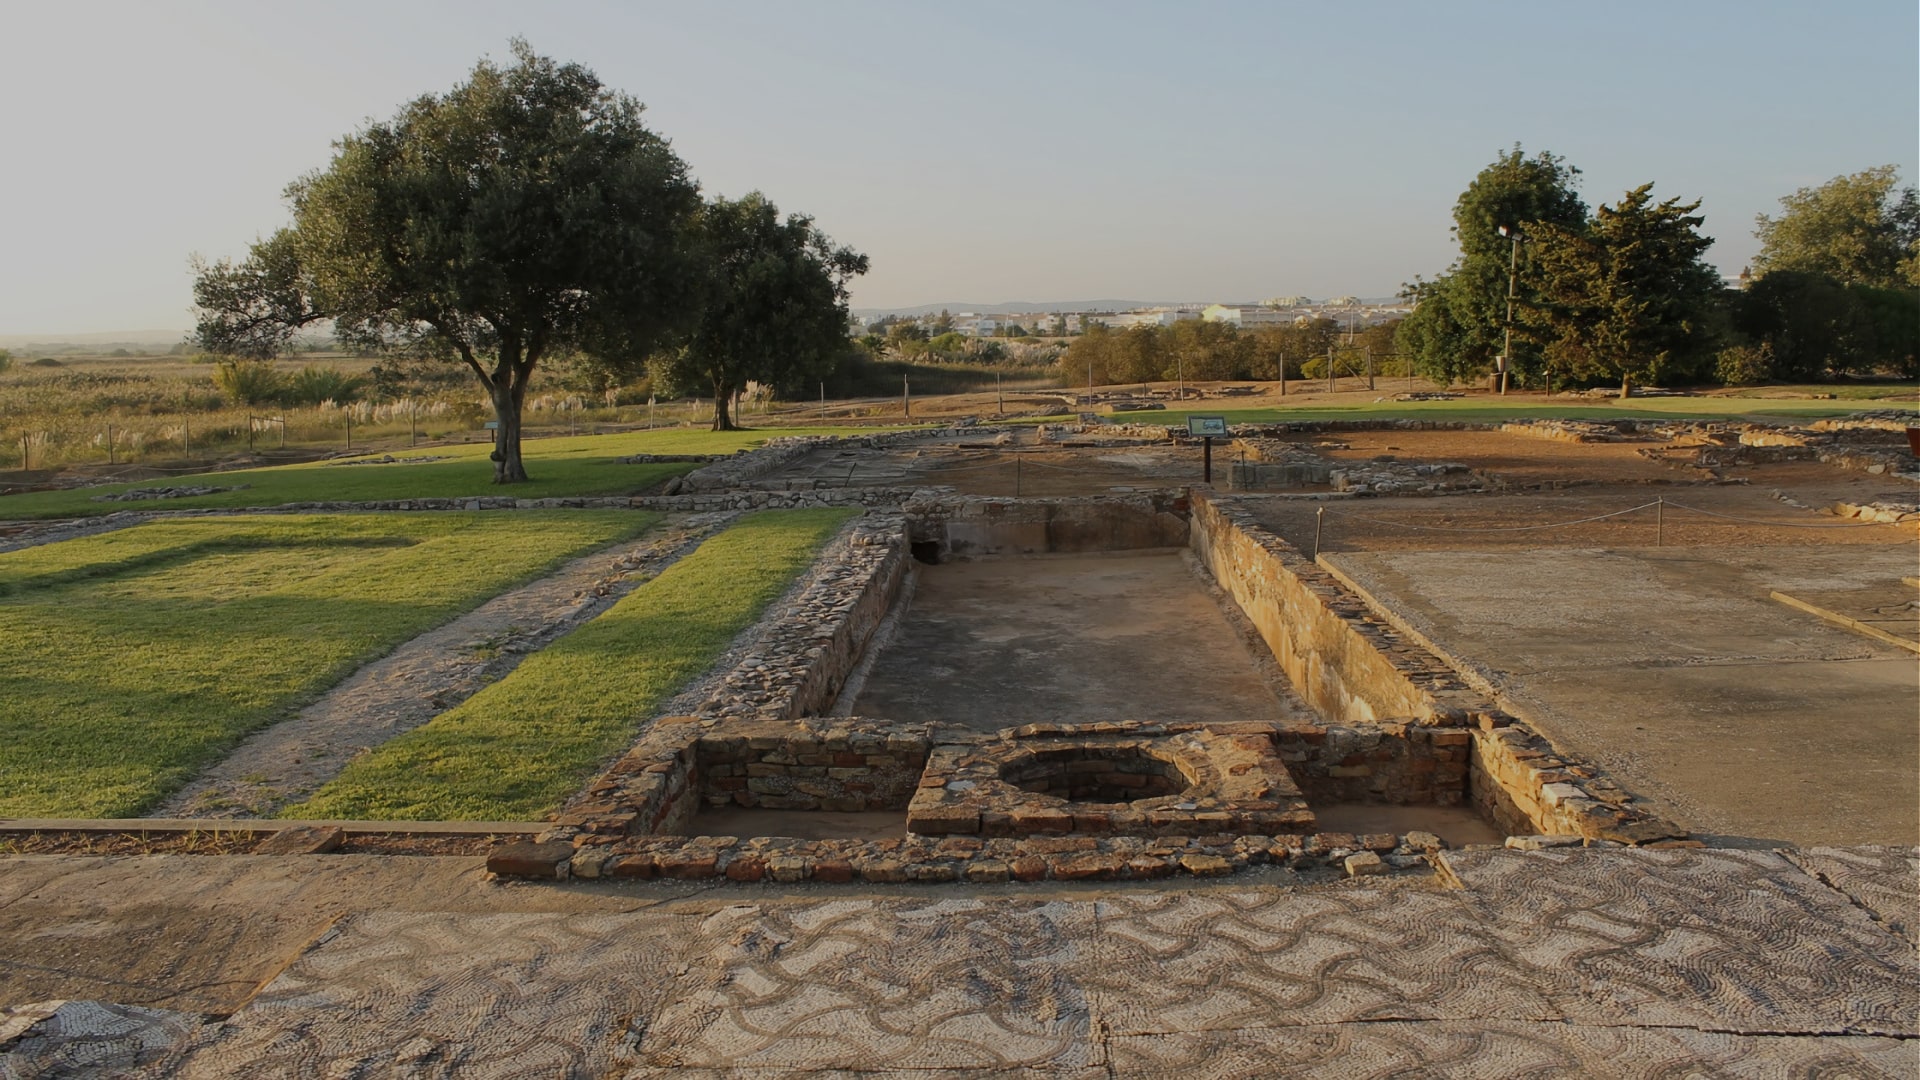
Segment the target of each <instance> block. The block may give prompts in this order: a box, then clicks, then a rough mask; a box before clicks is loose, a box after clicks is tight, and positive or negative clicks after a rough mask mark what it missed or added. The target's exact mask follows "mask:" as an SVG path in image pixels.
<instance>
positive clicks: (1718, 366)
mask: <svg viewBox="0 0 1920 1080" xmlns="http://www.w3.org/2000/svg"><path fill="white" fill-rule="evenodd" d="M1713 375H1714V378H1716V379H1718V380H1720V381H1721V382H1723V383H1725V384H1727V385H1728V386H1751V385H1753V384H1754V383H1761V382H1766V381H1767V380H1768V379H1771V378H1773V345H1772V344H1771V343H1769V342H1765V341H1763V342H1761V343H1760V344H1758V345H1735V346H1733V347H1732V348H1728V349H1721V350H1720V352H1719V353H1718V354H1717V355H1715V356H1714V361H1713Z"/></svg>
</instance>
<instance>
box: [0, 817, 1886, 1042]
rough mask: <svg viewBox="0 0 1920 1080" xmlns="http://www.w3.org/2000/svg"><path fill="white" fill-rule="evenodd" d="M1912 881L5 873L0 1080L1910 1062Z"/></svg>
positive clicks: (1674, 855)
mask: <svg viewBox="0 0 1920 1080" xmlns="http://www.w3.org/2000/svg"><path fill="white" fill-rule="evenodd" d="M1917 868H1920V851H1916V849H1913V848H1905V849H1888V848H1869V849H1837V848H1824V849H1819V850H1816V851H1810V852H1803V853H1793V854H1787V855H1783V854H1778V853H1772V852H1754V851H1712V850H1706V851H1698V850H1696V851H1632V850H1621V849H1615V850H1583V849H1578V848H1571V849H1568V848H1563V849H1554V850H1548V851H1533V852H1519V851H1502V850H1499V849H1484V848H1483V849H1474V850H1468V851H1458V852H1448V853H1446V854H1445V855H1444V856H1442V857H1441V858H1440V866H1439V872H1438V873H1437V874H1435V875H1428V876H1421V875H1408V876H1395V877H1392V878H1368V879H1362V880H1357V881H1353V882H1343V883H1337V884H1327V885H1313V884H1308V883H1304V882H1302V881H1300V880H1299V879H1293V878H1288V877H1287V876H1285V875H1284V874H1278V875H1273V876H1258V877H1250V878H1246V879H1242V878H1239V877H1236V878H1233V879H1229V880H1227V881H1225V882H1224V883H1222V884H1218V885H1212V886H1209V885H1205V884H1199V883H1181V884H1180V885H1179V886H1177V887H1153V886H1147V887H1133V888H1127V889H1122V890H1114V889H1112V888H1104V889H1060V888H1023V887H1019V886H992V887H974V888H968V887H956V886H948V887H941V888H938V889H934V888H924V887H923V888H914V887H911V886H896V887H881V886H731V887H727V886H705V887H697V888H694V887H687V886H686V885H684V884H682V885H679V886H661V885H658V884H631V885H599V884H593V883H575V884H568V885H559V886H555V885H548V886H537V885H519V886H509V885H498V884H488V883H486V882H484V881H481V880H480V879H479V877H478V873H479V864H478V861H477V860H459V859H381V858H368V857H357V856H313V857H292V858H283V859H278V860H274V859H261V858H256V857H246V858H241V859H236V860H214V859H195V858H190V857H177V856H176V857H167V856H153V857H146V858H136V859H93V860H89V859H53V858H35V857H24V858H15V859H9V860H6V861H5V873H4V874H0V935H3V939H4V940H6V941H7V942H8V943H9V948H7V949H6V950H5V951H4V952H0V1073H4V1074H5V1075H26V1076H40V1075H48V1074H56V1075H82V1076H98V1075H106V1074H111V1075H115V1076H124V1077H159V1076H167V1077H222V1078H224V1077H233V1076H368V1075H397V1076H460V1077H462V1078H469V1077H483V1078H491V1077H520V1076H595V1077H623V1078H629V1080H640V1078H646V1077H656V1076H658V1077H668V1076H672V1077H676V1078H678V1077H688V1076H693V1077H718V1076H739V1075H763V1074H764V1075H791V1074H794V1073H801V1072H819V1071H831V1070H842V1071H843V1072H862V1073H884V1074H886V1075H893V1076H914V1075H944V1076H953V1075H988V1074H991V1075H1008V1074H1019V1075H1047V1076H1061V1077H1071V1078H1075V1080H1094V1078H1101V1080H1105V1078H1111V1077H1114V1076H1183V1077H1185V1076H1191V1077H1227V1076H1234V1077H1244V1076H1272V1075H1312V1076H1325V1077H1348V1076H1385V1075H1422V1076H1429V1075H1432V1076H1439V1075H1460V1076H1543V1075H1567V1076H1620V1077H1666V1076H1683V1075H1729V1076H1731V1075H1741V1076H1745V1075H1807V1076H1813V1075H1821V1076H1839V1075H1845V1076H1858V1077H1905V1076H1911V1075H1913V1073H1914V1066H1915V1064H1916V1063H1920V1054H1917V1053H1916V1051H1917V1050H1920V1043H1916V1036H1920V994H1916V993H1915V989H1916V987H1920V958H1917V955H1920V954H1916V951H1915V949H1914V938H1913V937H1912V935H1913V934H1914V932H1915V928H1916V914H1917V913H1920V907H1917V906H1916V904H1915V902H1914V899H1913V898H1914V896H1915V894H1916V890H1915V888H1914V884H1915V881H1916V869H1917ZM49 999H55V1000H53V1001H49ZM58 999H93V1000H92V1001H86V1000H81V1001H75V1002H70V1003H67V1004H61V1003H60V1002H59V1000H58ZM31 1002H46V1003H47V1004H44V1005H40V1006H39V1007H37V1008H23V1007H22V1006H27V1005H28V1003H31ZM8 1007H11V1008H8ZM76 1066H77V1068H76ZM63 1070H72V1071H63Z"/></svg>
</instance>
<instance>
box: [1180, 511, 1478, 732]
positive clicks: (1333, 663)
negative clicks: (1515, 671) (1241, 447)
mask: <svg viewBox="0 0 1920 1080" xmlns="http://www.w3.org/2000/svg"><path fill="white" fill-rule="evenodd" d="M1192 514H1193V533H1192V546H1193V552H1194V555H1195V557H1197V558H1198V559H1199V560H1200V563H1201V565H1203V566H1205V567H1206V568H1207V571H1208V572H1209V573H1211V574H1212V575H1213V578H1214V580H1215V581H1217V582H1219V583H1220V587H1221V588H1223V589H1225V590H1226V591H1227V592H1228V594H1229V595H1231V596H1232V597H1233V599H1234V602H1235V603H1237V604H1238V605H1239V606H1240V610H1241V611H1243V612H1245V613H1246V616H1247V618H1248V619H1249V620H1250V621H1252V623H1253V625H1254V626H1255V627H1256V628H1257V629H1258V630H1259V631H1260V636H1261V638H1262V639H1263V640H1265V641H1266V643H1267V647H1268V648H1269V649H1271V650H1273V656H1274V659H1275V660H1276V661H1278V662H1279V664H1280V667H1281V669H1282V670H1283V671H1285V672H1286V673H1287V678H1288V679H1289V680H1290V681H1291V682H1292V683H1293V687H1294V690H1295V691H1296V692H1298V693H1299V694H1300V696H1301V697H1302V698H1303V699H1304V700H1305V701H1306V702H1307V704H1308V705H1310V706H1312V707H1313V709H1314V711H1315V712H1318V713H1319V714H1320V715H1321V716H1322V717H1323V718H1324V719H1326V720H1327V721H1328V722H1330V723H1335V724H1340V723H1361V724H1377V723H1382V722H1385V721H1388V720H1393V719H1401V720H1423V719H1424V720H1433V719H1434V718H1436V717H1446V716H1451V717H1454V718H1455V719H1456V720H1461V721H1463V720H1464V715H1465V714H1464V712H1462V711H1460V710H1458V709H1453V708H1450V705H1451V704H1452V703H1451V702H1443V701H1441V700H1438V699H1436V697H1435V694H1434V691H1435V690H1440V691H1443V692H1446V693H1448V694H1449V695H1450V696H1451V695H1452V694H1454V693H1457V692H1458V691H1459V690H1461V689H1463V688H1464V686H1463V684H1461V683H1460V682H1459V680H1458V679H1457V678H1456V677H1455V676H1454V673H1453V671H1452V669H1451V668H1448V667H1446V666H1445V665H1443V664H1441V663H1440V662H1439V661H1438V660H1436V659H1434V658H1433V657H1431V656H1430V655H1427V654H1426V653H1425V652H1424V650H1419V649H1416V648H1413V647H1411V646H1409V645H1407V644H1406V643H1404V642H1402V641H1400V640H1399V639H1398V636H1397V635H1396V634H1394V633H1393V631H1392V630H1391V629H1390V628H1388V627H1387V626H1386V625H1385V624H1383V623H1380V622H1378V621H1377V620H1374V619H1372V618H1371V617H1370V616H1369V614H1368V612H1367V609H1366V605H1365V604H1363V603H1361V602H1360V601H1359V600H1358V599H1356V598H1354V597H1353V596H1351V595H1350V594H1348V593H1347V592H1346V591H1345V590H1344V589H1342V588H1341V587H1340V584H1339V582H1338V581H1336V580H1335V579H1334V578H1333V576H1332V575H1330V574H1328V573H1327V572H1326V571H1324V570H1322V569H1320V568H1319V567H1318V566H1315V565H1314V564H1313V563H1312V562H1309V561H1308V560H1307V559H1306V558H1305V557H1303V556H1302V555H1301V554H1300V553H1299V552H1298V551H1295V550H1294V548H1293V546H1292V545H1290V544H1288V543H1287V542H1286V541H1284V540H1282V539H1280V537H1278V536H1276V535H1274V534H1273V533H1272V532H1270V531H1268V530H1267V529H1266V528H1264V527H1262V526H1261V525H1260V524H1259V523H1258V522H1256V521H1255V520H1254V518H1253V516H1252V515H1251V514H1248V513H1246V512H1245V511H1244V510H1241V509H1239V508H1237V507H1235V506H1234V505H1233V504H1232V503H1230V502H1229V501H1227V500H1224V499H1220V498H1218V497H1217V496H1211V495H1205V494H1202V493H1200V492H1196V493H1195V494H1194V497H1193V500H1192Z"/></svg>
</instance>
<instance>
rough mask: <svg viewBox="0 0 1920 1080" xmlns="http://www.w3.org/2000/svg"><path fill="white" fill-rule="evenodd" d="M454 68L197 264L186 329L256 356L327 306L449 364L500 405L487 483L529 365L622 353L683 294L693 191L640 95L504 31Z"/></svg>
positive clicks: (651, 339)
mask: <svg viewBox="0 0 1920 1080" xmlns="http://www.w3.org/2000/svg"><path fill="white" fill-rule="evenodd" d="M513 54H514V63H513V64H512V65H511V66H509V67H499V66H496V65H495V64H493V63H491V62H489V61H485V60H483V61H481V62H480V63H479V64H478V65H477V66H476V67H475V68H474V69H473V73H472V75H471V76H470V77H469V79H468V80H467V82H465V83H463V84H461V85H458V86H456V87H454V88H453V89H452V90H450V91H448V92H447V93H446V94H444V95H427V96H424V97H421V98H419V99H417V100H415V101H413V102H412V103H410V104H408V105H407V106H406V107H404V108H403V109H401V110H400V112H399V113H398V114H397V115H396V116H395V117H394V118H393V119H392V120H390V121H387V122H384V123H373V124H370V125H368V126H367V127H366V128H365V129H364V130H362V131H359V132H357V133H354V134H351V135H348V136H346V137H345V138H343V139H341V140H340V141H339V142H338V143H336V144H335V152H334V156H333V159H332V161H331V163H330V164H329V165H328V166H327V167H326V168H325V169H323V170H320V171H318V172H315V173H312V174H309V175H307V176H305V177H302V178H301V179H299V180H297V181H295V182H294V183H293V184H292V185H291V186H290V187H289V188H288V189H287V197H288V200H289V202H290V203H291V204H292V208H293V218H294V221H293V224H292V226H290V227H288V228H285V229H282V230H280V231H279V232H276V233H275V234H273V235H272V236H270V237H268V238H267V239H265V240H262V241H260V242H259V243H256V244H255V245H254V246H253V248H252V250H251V252H250V253H249V255H248V257H247V258H246V259H245V260H244V261H242V262H240V263H238V264H235V263H230V262H225V261H223V262H219V263H213V264H204V263H202V264H199V265H198V266H197V270H198V274H197V278H196V281H195V284H194V300H195V302H196V304H197V305H198V306H199V309H200V318H199V322H198V326H197V328H196V337H197V338H198V339H199V342H200V344H201V345H202V346H203V347H204V348H207V349H209V350H213V351H219V352H227V353H233V354H237V355H251V356H268V355H273V354H274V353H275V352H277V351H279V350H280V349H281V348H282V347H284V345H285V343H286V342H287V341H288V340H289V339H290V338H291V336H292V333H293V331H294V330H295V329H297V328H298V327H301V326H305V325H308V324H310V323H314V322H321V321H327V320H331V321H332V323H333V324H334V327H335V330H336V333H337V334H338V335H339V337H340V338H341V339H342V341H344V342H347V343H349V344H363V345H377V346H378V347H381V348H383V349H388V350H396V351H402V352H409V353H415V354H422V355H427V356H432V357H436V358H439V359H443V360H448V361H453V362H457V363H460V364H462V365H464V366H465V367H466V368H467V369H469V370H470V371H472V373H473V374H474V376H475V377H476V378H478V379H479V381H480V383H481V385H482V386H483V387H485V389H486V391H487V394H488V397H489V398H490V400H491V401H492V402H493V406H494V411H495V415H496V417H497V419H498V422H499V430H498V432H497V435H496V445H495V455H494V456H495V462H496V464H495V474H494V478H495V480H496V481H497V482H501V483H507V482H514V481H520V480H524V479H526V470H525V467H524V465H523V464H522V463H521V456H520V416H521V409H522V406H523V404H524V402H525V397H526V391H527V386H528V382H529V380H530V379H531V377H532V374H533V371H534V369H535V367H536V366H537V365H538V364H539V363H540V362H541V361H542V360H543V359H546V358H548V357H549V356H552V355H554V354H555V353H556V351H559V350H565V349H571V348H578V349H585V350H589V351H593V352H596V353H599V354H602V355H607V356H627V357H633V358H635V359H636V360H637V359H638V358H639V357H642V356H644V354H645V353H646V352H647V351H648V349H650V348H651V347H652V346H653V345H654V344H655V343H656V342H658V341H659V340H660V339H661V338H662V337H663V336H664V335H665V334H666V333H667V332H669V331H670V330H671V329H673V327H674V324H675V323H676V321H677V320H679V319H680V318H682V317H683V313H684V311H685V310H686V308H687V302H688V300H689V299H691V298H690V297H689V296H688V295H687V293H686V290H685V288H684V282H685V281H686V280H687V275H685V274H684V273H683V272H682V267H683V265H684V253H683V244H682V237H683V233H684V231H685V229H686V226H687V224H688V222H689V221H690V219H691V217H692V216H693V214H694V213H695V212H696V210H697V209H698V207H699V205H700V199H699V191H698V187H697V185H696V184H695V182H694V181H693V180H692V179H691V178H690V177H689V175H688V172H687V166H686V164H685V163H684V162H683V161H681V160H680V158H679V157H678V156H676V155H675V154H674V153H673V151H672V149H671V148H670V147H669V145H668V144H667V142H666V140H665V139H663V138H661V137H660V136H658V135H656V134H654V133H653V132H652V131H650V130H648V129H647V128H646V127H645V125H643V124H642V123H641V120H640V115H641V111H642V106H641V105H640V104H639V103H638V102H637V101H635V100H634V99H632V98H631V97H628V96H626V95H624V94H619V93H616V92H614V91H611V90H608V89H607V88H606V87H604V86H603V85H602V84H601V83H600V80H599V79H598V78H597V77H596V76H595V75H594V74H593V73H592V72H591V71H588V70H587V69H586V68H583V67H581V66H579V65H576V64H559V63H556V62H554V61H553V60H550V59H548V58H546V57H542V56H538V55H535V54H534V52H533V51H532V49H531V48H530V47H529V46H528V45H527V43H526V42H524V41H520V40H516V41H515V42H514V43H513Z"/></svg>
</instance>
